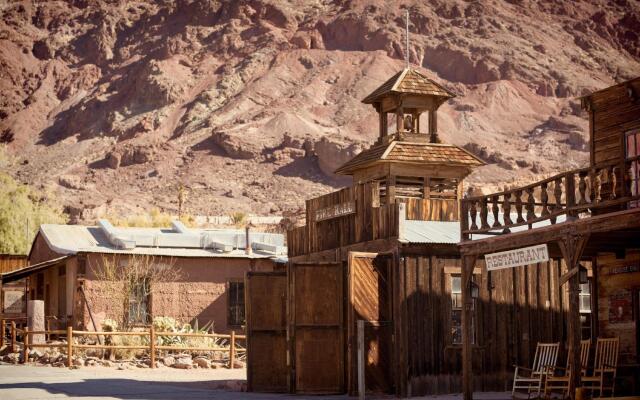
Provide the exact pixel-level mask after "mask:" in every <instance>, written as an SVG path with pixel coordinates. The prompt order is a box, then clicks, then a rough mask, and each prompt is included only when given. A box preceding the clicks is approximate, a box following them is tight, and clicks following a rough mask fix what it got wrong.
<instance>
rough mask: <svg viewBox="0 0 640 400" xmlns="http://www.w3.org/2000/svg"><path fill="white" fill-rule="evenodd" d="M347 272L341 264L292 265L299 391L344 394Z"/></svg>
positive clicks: (295, 376)
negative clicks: (344, 320)
mask: <svg viewBox="0 0 640 400" xmlns="http://www.w3.org/2000/svg"><path fill="white" fill-rule="evenodd" d="M343 273H344V271H343V270H342V268H341V264H340V263H318V262H314V263H311V262H309V263H291V264H289V280H290V282H289V284H290V285H291V286H290V290H289V295H290V297H289V307H290V309H289V311H290V316H291V321H290V323H291V325H290V329H291V330H290V332H291V340H292V343H293V349H292V352H293V354H294V357H293V360H292V361H293V366H292V367H293V368H292V380H293V385H294V387H295V391H296V392H297V393H315V394H330V393H344V392H345V385H344V331H343V327H344V323H343V307H344V294H343Z"/></svg>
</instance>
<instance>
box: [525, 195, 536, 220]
mask: <svg viewBox="0 0 640 400" xmlns="http://www.w3.org/2000/svg"><path fill="white" fill-rule="evenodd" d="M527 194H528V197H527V221H531V220H532V219H535V218H536V199H535V198H534V197H533V187H530V188H528V189H527Z"/></svg>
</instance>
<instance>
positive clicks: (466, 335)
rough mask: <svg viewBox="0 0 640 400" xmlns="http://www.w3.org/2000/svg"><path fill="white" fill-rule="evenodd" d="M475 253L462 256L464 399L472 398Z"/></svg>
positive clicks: (469, 399)
mask: <svg viewBox="0 0 640 400" xmlns="http://www.w3.org/2000/svg"><path fill="white" fill-rule="evenodd" d="M476 259H477V256H476V255H463V256H462V279H461V280H462V305H463V307H464V308H463V310H462V394H463V396H464V397H463V398H464V400H471V399H473V363H472V359H471V357H472V348H471V347H472V345H473V331H472V330H471V329H472V327H471V320H472V315H471V312H472V308H473V299H472V298H471V277H472V276H473V268H474V266H475V263H476Z"/></svg>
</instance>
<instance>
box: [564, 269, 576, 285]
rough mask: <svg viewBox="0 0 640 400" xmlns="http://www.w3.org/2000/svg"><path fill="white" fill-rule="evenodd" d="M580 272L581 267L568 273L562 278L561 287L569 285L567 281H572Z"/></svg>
mask: <svg viewBox="0 0 640 400" xmlns="http://www.w3.org/2000/svg"><path fill="white" fill-rule="evenodd" d="M579 270H580V268H579V267H575V268H573V269H572V270H571V271H569V272H567V273H566V274H564V275H562V276H561V277H560V286H563V285H564V284H565V283H567V281H568V280H569V279H571V277H572V276H574V275H575V274H577V273H578V271H579Z"/></svg>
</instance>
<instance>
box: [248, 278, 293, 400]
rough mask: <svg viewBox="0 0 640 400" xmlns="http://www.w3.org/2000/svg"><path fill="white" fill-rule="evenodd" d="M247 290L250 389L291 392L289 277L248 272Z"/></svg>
mask: <svg viewBox="0 0 640 400" xmlns="http://www.w3.org/2000/svg"><path fill="white" fill-rule="evenodd" d="M245 289H246V290H245V304H246V320H247V387H248V390H249V391H252V392H279V393H284V392H287V391H288V390H289V384H288V383H289V379H288V377H289V374H288V367H287V331H286V328H287V309H286V304H287V302H286V299H287V274H286V273H285V272H247V275H246V279H245Z"/></svg>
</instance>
